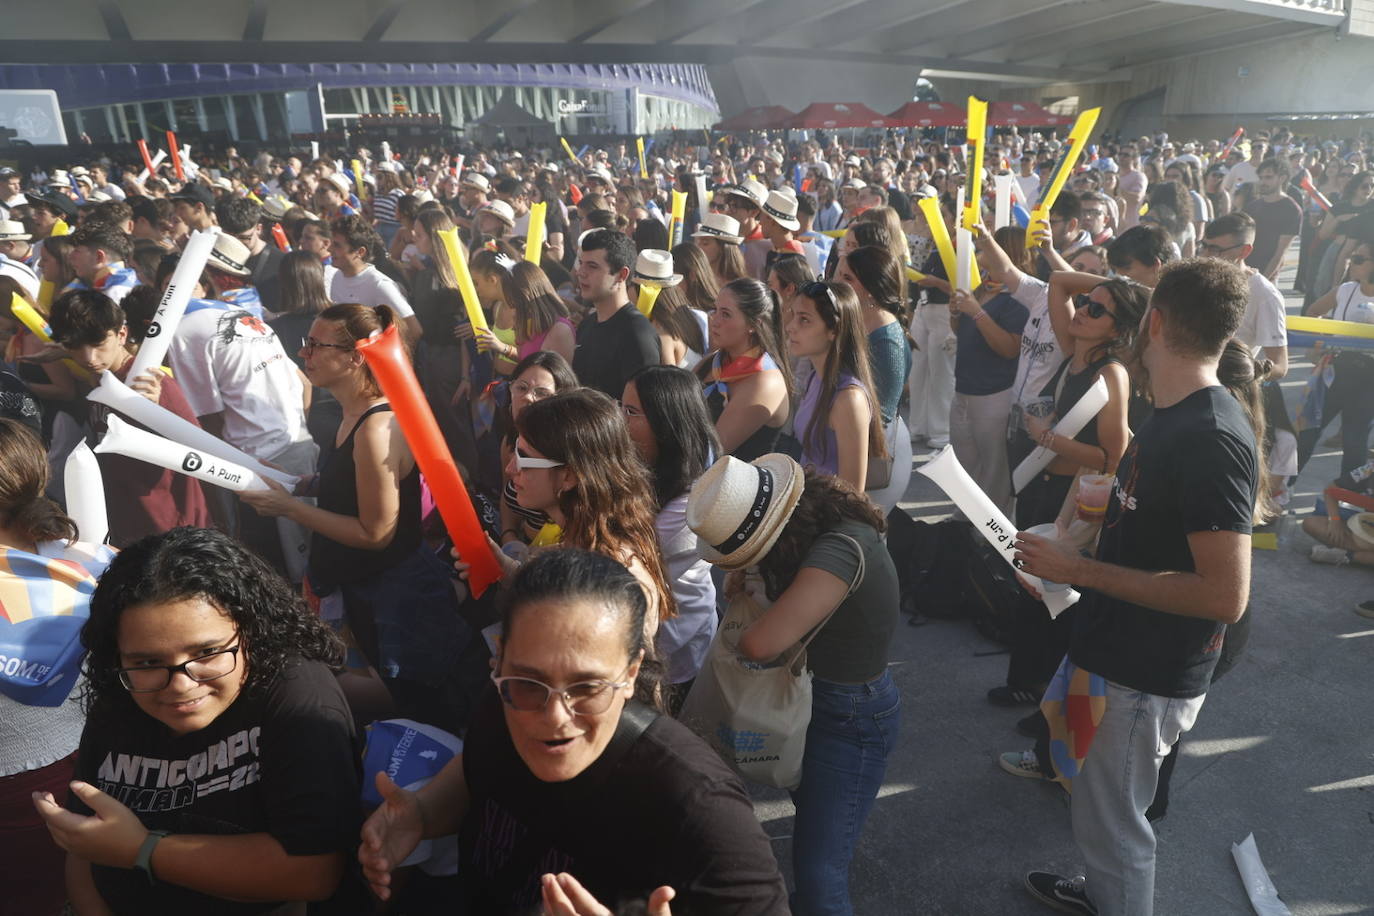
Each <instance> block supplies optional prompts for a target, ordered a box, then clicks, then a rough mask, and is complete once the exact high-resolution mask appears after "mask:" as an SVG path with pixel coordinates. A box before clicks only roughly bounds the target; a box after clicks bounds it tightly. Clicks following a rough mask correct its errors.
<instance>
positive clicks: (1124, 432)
mask: <svg viewBox="0 0 1374 916" xmlns="http://www.w3.org/2000/svg"><path fill="white" fill-rule="evenodd" d="M1056 276H1059V275H1056ZM1095 279H1096V278H1095ZM1060 289H1062V286H1060V285H1059V284H1056V283H1055V282H1053V281H1052V282H1051V286H1050V301H1049V312H1050V321H1051V324H1052V325H1053V327H1054V329H1055V333H1056V336H1058V337H1059V339H1060V343H1061V345H1062V346H1063V348H1064V351H1065V352H1066V353H1069V354H1070V356H1069V358H1068V359H1066V360H1064V362H1063V364H1062V365H1061V366H1060V367H1059V371H1058V372H1056V373H1055V374H1054V376H1053V377H1052V378H1051V379H1050V381H1049V383H1048V384H1047V385H1046V386H1045V388H1044V389H1043V390H1042V391H1041V392H1040V394H1041V396H1042V397H1044V398H1052V399H1053V401H1054V411H1053V416H1051V417H1049V418H1047V419H1040V418H1039V417H1035V416H1028V417H1027V426H1028V428H1029V432H1030V435H1031V437H1032V438H1033V439H1035V440H1036V442H1037V444H1039V445H1043V446H1045V447H1046V448H1048V449H1049V450H1050V451H1052V452H1054V454H1055V457H1054V460H1053V461H1051V462H1050V465H1049V467H1047V468H1046V469H1045V470H1044V471H1042V472H1040V473H1039V474H1037V475H1036V476H1035V477H1034V478H1033V479H1032V480H1031V482H1030V483H1028V484H1026V486H1025V487H1024V488H1022V490H1021V492H1020V493H1018V494H1016V526H1017V528H1019V529H1020V530H1022V531H1024V530H1026V529H1027V528H1032V527H1034V526H1036V525H1041V524H1046V523H1049V522H1053V521H1054V520H1055V519H1056V518H1057V517H1058V515H1059V512H1060V509H1061V508H1062V506H1063V505H1064V500H1065V498H1066V497H1067V496H1068V495H1069V491H1070V489H1071V488H1072V486H1073V481H1074V478H1075V476H1077V474H1078V472H1079V469H1080V468H1081V469H1084V471H1085V473H1091V474H1103V473H1106V474H1110V473H1112V472H1113V471H1114V470H1115V469H1116V465H1117V463H1118V462H1119V461H1120V460H1121V456H1122V455H1123V454H1125V452H1126V444H1127V443H1128V442H1129V441H1130V436H1131V431H1130V428H1129V427H1128V425H1127V409H1128V407H1129V404H1130V397H1131V380H1130V376H1129V374H1128V373H1127V370H1126V366H1125V365H1124V363H1123V360H1124V359H1125V358H1126V355H1127V354H1128V353H1129V352H1130V350H1131V347H1132V346H1133V345H1134V343H1135V334H1136V329H1137V328H1139V326H1140V319H1141V316H1142V315H1143V314H1144V312H1145V308H1146V305H1147V303H1148V300H1147V298H1146V296H1147V292H1146V290H1145V288H1144V287H1142V286H1139V285H1138V284H1131V283H1127V282H1126V281H1124V280H1107V281H1099V282H1097V284H1096V285H1095V286H1094V287H1093V288H1092V291H1091V292H1089V293H1086V294H1083V295H1080V296H1078V297H1077V299H1076V300H1071V299H1069V298H1068V297H1067V296H1064V295H1058V296H1056V292H1057V291H1059V290H1060ZM1099 377H1102V378H1105V379H1106V382H1107V397H1108V400H1107V405H1106V406H1105V407H1103V408H1102V410H1101V412H1100V413H1098V415H1097V418H1096V419H1094V420H1092V421H1090V422H1089V423H1088V424H1087V425H1086V426H1084V427H1083V430H1082V431H1081V432H1079V433H1078V435H1076V436H1074V437H1072V438H1069V437H1067V436H1060V435H1056V434H1055V433H1054V432H1053V426H1054V424H1055V423H1056V422H1057V418H1059V417H1063V416H1064V415H1065V414H1067V413H1068V412H1069V411H1070V410H1072V409H1073V406H1074V405H1075V404H1077V403H1078V401H1079V399H1080V398H1082V397H1083V395H1084V394H1086V393H1087V391H1088V389H1090V388H1091V387H1092V386H1093V384H1094V383H1095V382H1096V381H1097V379H1098V378H1099ZM1072 618H1073V609H1072V608H1070V609H1069V610H1068V611H1067V612H1065V613H1063V614H1061V615H1059V617H1058V618H1056V619H1054V620H1051V619H1050V617H1049V615H1048V614H1046V613H1045V608H1044V605H1042V604H1041V603H1040V602H1039V601H1038V600H1037V599H1035V598H1032V597H1030V596H1029V595H1028V594H1023V595H1022V598H1021V600H1020V601H1019V603H1018V605H1017V621H1016V628H1015V631H1014V633H1013V639H1012V648H1011V659H1010V662H1009V663H1008V666H1007V683H1006V686H1002V687H994V688H993V689H992V690H991V691H989V694H988V698H989V699H990V700H992V702H994V703H999V704H1000V705H1020V704H1021V703H1022V702H1024V703H1026V705H1030V704H1032V703H1035V702H1038V701H1039V699H1040V696H1041V694H1042V693H1043V691H1044V688H1045V686H1046V685H1047V684H1048V683H1049V680H1050V678H1051V676H1053V674H1054V671H1055V669H1056V668H1057V667H1058V666H1059V662H1060V660H1061V659H1062V658H1063V657H1064V652H1065V650H1066V649H1067V645H1068V635H1069V632H1070V628H1071V626H1072V624H1071V621H1072Z"/></svg>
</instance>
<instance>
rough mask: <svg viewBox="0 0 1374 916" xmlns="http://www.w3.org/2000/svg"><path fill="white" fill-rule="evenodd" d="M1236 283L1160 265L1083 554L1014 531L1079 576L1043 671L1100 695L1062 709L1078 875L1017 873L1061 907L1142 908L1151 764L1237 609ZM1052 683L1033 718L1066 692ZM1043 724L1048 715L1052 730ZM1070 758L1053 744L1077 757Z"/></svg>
mask: <svg viewBox="0 0 1374 916" xmlns="http://www.w3.org/2000/svg"><path fill="white" fill-rule="evenodd" d="M1248 296H1249V280H1248V278H1247V276H1246V273H1245V271H1244V270H1243V269H1242V268H1241V267H1239V266H1237V265H1234V264H1230V263H1226V262H1223V261H1219V260H1215V259H1208V260H1202V259H1197V260H1188V261H1183V262H1180V263H1178V264H1176V265H1171V266H1170V267H1168V268H1166V269H1165V271H1164V273H1163V275H1162V277H1161V279H1160V281H1159V285H1158V286H1156V287H1155V290H1154V293H1153V296H1152V297H1151V300H1150V310H1149V311H1148V312H1147V313H1146V316H1145V319H1144V322H1143V323H1142V327H1141V333H1142V334H1145V335H1148V343H1147V346H1146V347H1145V350H1144V354H1143V357H1142V362H1143V365H1144V368H1145V371H1146V372H1147V373H1148V374H1149V379H1150V391H1151V394H1152V395H1153V399H1154V406H1155V411H1154V414H1153V416H1152V417H1151V418H1150V419H1149V420H1148V421H1147V422H1146V423H1145V424H1144V425H1143V426H1142V427H1141V428H1140V431H1139V433H1138V434H1137V436H1136V438H1135V440H1134V441H1133V442H1132V443H1131V445H1130V447H1129V448H1128V449H1127V451H1126V454H1125V456H1124V457H1123V458H1122V460H1121V464H1120V465H1119V466H1118V468H1117V471H1116V481H1115V484H1114V490H1113V498H1112V499H1111V501H1110V502H1109V504H1108V507H1107V514H1106V517H1105V520H1104V522H1103V525H1102V534H1101V537H1100V539H1099V541H1098V548H1097V557H1096V559H1087V558H1086V557H1082V556H1079V555H1077V554H1073V553H1070V552H1068V551H1066V550H1063V549H1061V548H1059V547H1058V545H1057V544H1056V543H1055V542H1054V541H1049V540H1046V539H1045V538H1040V537H1036V536H1034V535H1029V534H1024V533H1023V534H1021V535H1019V536H1018V542H1017V547H1018V553H1017V559H1019V560H1021V561H1022V562H1023V563H1024V567H1023V568H1024V569H1025V571H1026V572H1028V573H1031V574H1033V575H1036V576H1040V577H1041V578H1044V579H1048V580H1049V581H1052V582H1070V583H1073V584H1074V585H1077V586H1080V587H1082V588H1083V589H1084V598H1083V601H1082V605H1081V609H1080V610H1079V612H1078V615H1077V618H1076V621H1075V628H1074V633H1073V635H1072V638H1071V640H1070V645H1069V653H1068V657H1067V658H1066V659H1065V661H1064V663H1063V664H1062V665H1061V668H1060V671H1059V673H1058V674H1057V675H1056V680H1057V681H1059V680H1061V679H1062V680H1063V681H1064V682H1065V683H1068V682H1071V681H1072V679H1073V677H1074V675H1075V674H1076V673H1077V672H1080V671H1081V672H1085V673H1088V675H1089V677H1090V678H1091V679H1092V682H1093V683H1092V684H1091V688H1090V691H1089V692H1090V693H1092V694H1093V696H1094V697H1095V698H1096V697H1102V698H1103V699H1104V700H1105V709H1104V710H1102V712H1101V719H1100V721H1099V722H1098V723H1097V724H1096V727H1095V731H1094V730H1093V729H1092V728H1091V727H1084V726H1085V725H1086V724H1087V723H1083V722H1078V723H1074V725H1073V727H1074V732H1073V738H1074V741H1075V742H1076V747H1075V748H1074V749H1073V753H1070V754H1067V755H1066V754H1062V753H1056V752H1055V749H1054V747H1053V742H1052V744H1051V755H1052V757H1053V758H1054V759H1055V765H1056V768H1057V769H1058V770H1059V773H1060V776H1061V777H1062V778H1065V780H1066V784H1069V783H1068V778H1069V777H1071V788H1072V791H1073V805H1072V813H1073V829H1074V837H1075V839H1076V840H1077V841H1078V845H1079V848H1080V849H1081V851H1082V853H1083V856H1084V859H1085V861H1086V862H1087V877H1086V882H1085V879H1084V878H1076V879H1069V878H1064V877H1061V876H1059V875H1054V874H1050V873H1048V872H1031V873H1030V874H1028V875H1027V876H1026V886H1027V889H1028V890H1029V891H1030V893H1031V895H1032V896H1034V897H1035V898H1036V899H1038V900H1040V901H1041V902H1043V903H1047V904H1049V905H1051V906H1054V907H1056V908H1058V909H1060V910H1061V911H1064V912H1071V913H1102V914H1113V916H1118V914H1130V916H1149V914H1150V913H1151V912H1152V908H1153V900H1154V870H1155V867H1154V862H1155V836H1154V832H1153V831H1152V829H1151V827H1150V824H1149V822H1148V821H1147V820H1146V818H1145V811H1146V808H1147V807H1148V806H1149V804H1150V802H1151V800H1152V798H1153V796H1154V792H1155V787H1156V783H1157V781H1158V776H1159V767H1160V763H1161V761H1162V760H1163V759H1164V757H1165V755H1167V754H1168V752H1169V748H1170V747H1171V746H1172V745H1173V744H1174V742H1175V741H1177V740H1178V738H1179V736H1180V735H1181V734H1182V733H1183V732H1185V731H1187V730H1188V729H1189V728H1190V727H1191V726H1192V724H1193V722H1194V720H1195V719H1196V718H1197V714H1198V711H1199V710H1200V709H1201V708H1202V701H1203V699H1204V698H1205V694H1206V691H1207V686H1208V684H1209V682H1210V680H1211V675H1212V670H1213V668H1214V667H1215V666H1216V662H1217V658H1218V656H1219V654H1220V650H1221V644H1222V640H1223V638H1224V636H1225V633H1226V625H1227V624H1230V623H1235V622H1236V621H1237V620H1239V619H1240V617H1241V615H1242V614H1244V613H1245V606H1246V601H1247V600H1248V597H1249V590H1250V526H1251V520H1252V516H1253V512H1254V501H1255V488H1256V485H1257V482H1258V479H1259V468H1258V465H1257V460H1256V455H1257V449H1256V447H1255V438H1254V434H1253V432H1252V430H1251V427H1250V424H1249V422H1248V421H1247V420H1246V417H1245V414H1244V412H1243V411H1242V409H1241V407H1240V404H1239V402H1238V401H1237V400H1236V399H1235V398H1234V397H1232V396H1231V394H1230V393H1229V392H1228V391H1227V390H1226V389H1225V388H1223V387H1221V385H1220V383H1219V382H1218V380H1217V363H1218V359H1219V357H1220V355H1221V352H1222V349H1223V347H1224V346H1225V344H1226V341H1227V339H1229V338H1230V337H1231V336H1232V335H1233V334H1234V333H1235V331H1236V329H1237V328H1238V327H1239V326H1240V321H1241V318H1242V316H1243V315H1244V314H1245V305H1246V301H1247V298H1248ZM1054 693H1055V690H1054V687H1051V690H1050V692H1049V693H1048V694H1047V695H1046V702H1045V703H1044V705H1043V707H1042V708H1044V709H1045V711H1046V715H1047V717H1053V716H1054V715H1056V714H1058V713H1057V712H1056V710H1057V708H1058V707H1060V706H1061V705H1066V704H1064V703H1063V701H1061V700H1060V699H1058V697H1056V698H1055V699H1054V700H1051V696H1053V695H1054ZM1052 731H1053V728H1052ZM1085 740H1088V741H1091V746H1090V748H1089V749H1088V750H1087V751H1086V758H1085V759H1083V761H1082V765H1081V768H1077V772H1076V773H1074V772H1073V770H1074V769H1075V765H1074V763H1073V761H1072V760H1068V761H1067V763H1066V761H1065V757H1079V758H1083V757H1084V756H1085V755H1084V751H1083V744H1084V742H1085Z"/></svg>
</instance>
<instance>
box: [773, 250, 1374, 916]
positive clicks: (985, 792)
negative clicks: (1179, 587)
mask: <svg viewBox="0 0 1374 916" xmlns="http://www.w3.org/2000/svg"><path fill="white" fill-rule="evenodd" d="M1289 275H1290V278H1291V271H1290V272H1289ZM1280 285H1281V286H1283V287H1284V288H1285V291H1288V288H1289V287H1291V279H1290V281H1289V282H1287V283H1281V284H1280ZM1289 301H1290V306H1296V304H1297V300H1295V299H1290V300H1289ZM1290 310H1291V309H1290ZM1293 356H1294V357H1295V358H1297V357H1298V356H1299V354H1293ZM1308 368H1309V364H1307V363H1305V362H1304V363H1299V364H1297V365H1295V367H1294V370H1293V371H1292V372H1290V375H1289V379H1288V380H1287V383H1286V389H1287V392H1288V395H1289V399H1290V402H1291V401H1292V400H1293V399H1295V398H1296V397H1297V396H1298V394H1299V393H1300V391H1301V385H1302V382H1303V380H1304V379H1305V378H1306V376H1307V374H1308V371H1307V370H1308ZM1331 432H1332V430H1328V435H1329V434H1330V433H1331ZM927 454H928V453H918V455H917V458H916V460H917V461H918V462H920V461H922V460H924V458H925V457H926V455H927ZM1337 462H1338V451H1336V450H1332V449H1328V448H1322V449H1319V450H1318V455H1317V457H1315V458H1314V459H1313V460H1312V462H1311V463H1310V464H1309V465H1308V467H1307V468H1306V469H1305V473H1304V474H1303V476H1302V479H1301V480H1300V482H1299V484H1298V486H1297V487H1296V490H1295V492H1296V496H1295V499H1294V501H1293V508H1295V509H1296V510H1297V511H1298V512H1300V513H1302V514H1306V513H1307V512H1309V511H1310V509H1311V506H1312V504H1313V498H1314V495H1315V494H1317V493H1319V492H1320V490H1321V489H1322V487H1323V486H1325V484H1326V483H1327V482H1329V481H1330V480H1331V479H1332V478H1333V477H1334V476H1335V475H1336V472H1337ZM904 505H905V506H906V507H907V508H908V509H909V510H910V511H912V512H913V514H915V515H918V516H925V517H933V516H940V515H943V514H947V513H948V512H949V511H950V506H949V503H948V502H945V501H944V496H943V494H942V493H940V491H939V490H938V489H937V488H936V487H935V486H934V485H933V484H932V483H930V481H928V480H927V479H926V478H924V477H921V476H919V475H913V479H912V485H911V487H910V489H909V490H908V492H907V501H906V503H905V504H904ZM1287 527H1289V528H1290V532H1289V534H1288V536H1287V538H1286V543H1283V544H1281V546H1280V548H1279V550H1277V551H1256V552H1255V555H1254V578H1253V586H1252V593H1251V607H1250V612H1251V613H1253V614H1254V615H1255V618H1254V628H1253V635H1252V636H1251V640H1250V646H1249V650H1248V653H1247V655H1246V657H1244V658H1243V659H1242V660H1241V662H1240V663H1239V665H1238V666H1237V667H1236V669H1235V670H1234V671H1232V672H1231V673H1230V674H1229V675H1228V676H1227V677H1226V678H1225V679H1223V680H1222V681H1221V682H1220V683H1219V684H1218V685H1217V686H1216V688H1215V689H1214V690H1213V691H1212V692H1211V694H1210V695H1209V696H1208V698H1207V704H1206V706H1205V707H1204V708H1203V710H1202V714H1201V716H1200V718H1199V720H1198V723H1197V725H1196V727H1195V728H1194V729H1193V730H1192V732H1190V733H1189V735H1188V737H1187V739H1186V742H1185V744H1184V748H1183V754H1182V757H1181V759H1180V760H1179V764H1178V769H1177V771H1176V772H1175V774H1174V779H1173V792H1172V800H1171V804H1170V809H1169V815H1168V817H1167V818H1165V819H1164V820H1163V821H1161V822H1160V823H1159V824H1158V825H1157V833H1158V837H1159V854H1158V874H1157V889H1156V895H1155V899H1156V905H1155V912H1156V913H1158V914H1160V916H1175V914H1190V916H1194V914H1201V916H1233V914H1234V916H1241V914H1248V913H1252V912H1253V911H1252V910H1251V908H1250V906H1249V903H1248V901H1247V898H1246V895H1245V890H1244V887H1243V886H1242V884H1241V881H1240V879H1239V877H1238V876H1237V872H1236V869H1235V866H1234V864H1233V862H1232V859H1231V851H1230V850H1231V844H1232V843H1237V842H1240V841H1241V840H1243V839H1244V838H1245V836H1246V834H1248V833H1251V832H1253V833H1254V834H1255V839H1256V841H1257V843H1258V845H1259V850H1260V854H1261V855H1262V856H1263V858H1264V862H1265V865H1266V866H1267V867H1268V869H1269V872H1270V875H1271V877H1272V878H1273V881H1274V884H1275V885H1276V886H1277V888H1278V890H1279V893H1280V895H1281V897H1282V898H1283V900H1284V901H1285V902H1286V903H1287V904H1288V906H1289V907H1290V908H1291V910H1292V912H1293V913H1294V914H1295V916H1337V914H1349V913H1374V710H1371V699H1372V698H1374V694H1372V693H1371V691H1370V688H1369V681H1370V677H1371V673H1372V672H1374V621H1371V620H1366V619H1364V618H1362V617H1359V616H1357V615H1355V614H1354V613H1352V608H1353V606H1354V604H1355V603H1356V602H1357V601H1360V600H1364V599H1367V598H1374V575H1370V573H1369V572H1368V571H1367V570H1364V569H1352V568H1348V567H1346V568H1334V567H1330V566H1319V565H1316V564H1314V563H1312V562H1310V561H1309V560H1308V559H1307V556H1306V554H1307V552H1308V550H1309V549H1310V547H1311V544H1312V541H1310V540H1309V539H1308V538H1307V537H1306V535H1304V534H1302V532H1301V531H1299V530H1297V529H1298V525H1297V521H1296V519H1292V520H1290V523H1289V524H1288V525H1287ZM995 649H996V647H995V646H994V645H992V644H990V643H988V642H986V641H984V640H983V639H982V638H981V637H980V636H979V635H978V634H977V632H976V631H975V630H974V629H973V628H972V626H971V625H969V624H967V623H963V622H934V623H929V624H926V625H924V626H920V627H910V626H907V625H906V624H905V622H904V623H903V624H902V625H901V626H900V628H899V632H898V634H897V641H896V644H895V646H894V651H893V659H894V662H893V669H894V675H895V677H896V679H897V683H898V684H899V686H900V687H901V690H902V698H903V702H904V703H905V707H904V712H903V716H904V720H903V723H902V738H901V744H900V746H899V748H898V749H897V751H896V752H895V753H894V754H893V756H892V758H891V761H890V764H889V768H888V774H887V782H886V785H885V786H884V788H883V790H882V792H881V793H880V797H879V800H878V802H877V805H876V806H875V808H874V811H873V814H872V816H871V817H870V819H869V822H868V826H867V829H866V831H865V833H864V836H863V840H862V842H861V843H860V846H859V849H858V854H857V857H856V861H855V864H854V868H853V873H852V890H853V899H854V907H855V912H856V913H858V914H860V916H877V914H884V916H885V914H898V913H901V914H920V916H925V914H949V916H962V914H978V916H982V914H999V916H1020V914H1026V916H1037V914H1040V913H1048V912H1051V911H1050V910H1047V909H1045V908H1044V907H1042V906H1040V905H1039V904H1037V903H1035V902H1034V901H1032V900H1031V899H1030V898H1029V897H1028V896H1027V895H1026V893H1025V892H1024V891H1023V890H1022V889H1021V878H1022V875H1023V874H1024V873H1025V872H1026V871H1027V870H1030V869H1033V868H1046V867H1049V868H1053V869H1060V870H1064V871H1066V872H1069V871H1071V872H1073V873H1078V872H1081V870H1082V868H1081V859H1080V857H1079V855H1078V850H1077V847H1076V846H1075V845H1074V842H1073V836H1072V833H1071V830H1070V827H1069V818H1068V808H1067V807H1066V805H1065V800H1064V796H1063V794H1062V793H1061V792H1060V790H1059V789H1058V788H1057V787H1054V786H1051V785H1047V784H1043V783H1034V782H1031V781H1029V780H1025V779H1018V778H1015V777H1012V776H1009V775H1007V774H1005V773H1003V772H1002V771H1001V770H999V769H998V768H997V765H996V762H995V757H996V755H997V753H998V752H1000V751H1005V750H1013V749H1017V748H1021V747H1024V746H1028V742H1027V741H1026V740H1025V739H1023V738H1021V737H1020V736H1019V735H1017V734H1016V733H1015V732H1014V731H1013V728H1012V727H1013V725H1014V723H1015V721H1016V719H1017V718H1018V717H1019V716H1020V715H1022V714H1024V711H1018V710H1004V709H997V708H994V707H992V706H989V705H988V704H987V702H986V701H985V699H984V693H985V691H986V690H987V688H988V687H991V686H993V685H995V684H999V683H1002V682H1003V678H1004V675H1005V673H1006V662H1007V659H1006V656H1005V655H986V654H983V653H987V652H989V651H993V650H995ZM757 799H758V810H759V815H760V817H761V818H762V819H763V820H764V822H765V827H766V829H767V830H768V832H769V834H770V835H772V836H774V837H776V838H777V839H776V841H775V843H774V849H775V851H776V852H777V854H778V857H779V861H780V862H782V863H783V867H784V869H788V870H790V855H791V850H790V843H789V841H788V838H789V837H790V835H791V830H792V805H791V803H790V802H789V801H788V800H787V798H786V796H785V794H783V793H779V792H759V793H758V795H757Z"/></svg>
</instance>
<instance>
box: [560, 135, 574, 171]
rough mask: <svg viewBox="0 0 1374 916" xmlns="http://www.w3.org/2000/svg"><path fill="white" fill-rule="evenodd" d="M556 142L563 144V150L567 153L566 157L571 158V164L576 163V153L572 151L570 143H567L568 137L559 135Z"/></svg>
mask: <svg viewBox="0 0 1374 916" xmlns="http://www.w3.org/2000/svg"><path fill="white" fill-rule="evenodd" d="M558 142H560V143H562V144H563V151H564V152H565V153H567V154H568V158H569V159H570V160H572V164H573V165H577V164H578V163H577V154H576V153H574V152H573V148H572V146H571V144H569V143H568V138H567V137H559V138H558Z"/></svg>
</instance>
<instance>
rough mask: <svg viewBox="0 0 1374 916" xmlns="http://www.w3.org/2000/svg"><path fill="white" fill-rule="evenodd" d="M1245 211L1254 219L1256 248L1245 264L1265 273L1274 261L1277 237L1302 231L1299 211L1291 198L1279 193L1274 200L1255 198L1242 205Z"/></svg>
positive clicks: (1277, 242) (1300, 212)
mask: <svg viewBox="0 0 1374 916" xmlns="http://www.w3.org/2000/svg"><path fill="white" fill-rule="evenodd" d="M1245 212H1246V213H1249V214H1250V215H1251V216H1253V217H1254V218H1255V247H1254V250H1253V251H1251V252H1250V256H1249V257H1247V258H1246V259H1245V263H1246V264H1248V265H1250V266H1251V267H1253V268H1255V269H1256V270H1264V269H1266V268H1267V267H1268V266H1269V262H1270V261H1272V260H1273V259H1274V252H1275V251H1277V250H1278V246H1279V238H1280V237H1281V236H1285V235H1297V234H1298V233H1300V232H1301V231H1302V209H1301V208H1300V207H1299V206H1298V205H1297V204H1295V203H1293V198H1291V197H1288V196H1287V195H1283V194H1280V195H1279V199H1278V200H1275V201H1267V200H1263V199H1261V198H1259V197H1256V198H1254V199H1253V200H1251V201H1250V202H1249V203H1248V204H1246V205H1245Z"/></svg>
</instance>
